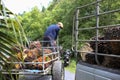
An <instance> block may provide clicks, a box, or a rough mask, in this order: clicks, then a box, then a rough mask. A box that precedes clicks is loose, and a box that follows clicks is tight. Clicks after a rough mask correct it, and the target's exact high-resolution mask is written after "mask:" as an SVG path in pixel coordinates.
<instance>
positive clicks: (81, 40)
mask: <svg viewBox="0 0 120 80" xmlns="http://www.w3.org/2000/svg"><path fill="white" fill-rule="evenodd" d="M78 41H79V42H80V41H81V42H95V41H96V40H78ZM97 41H98V42H120V40H97Z"/></svg>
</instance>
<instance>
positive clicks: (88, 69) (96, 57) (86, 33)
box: [73, 0, 120, 80]
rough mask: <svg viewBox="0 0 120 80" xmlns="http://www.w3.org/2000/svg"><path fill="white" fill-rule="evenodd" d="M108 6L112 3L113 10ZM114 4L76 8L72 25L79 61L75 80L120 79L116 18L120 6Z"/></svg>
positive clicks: (96, 3) (102, 2) (101, 2)
mask: <svg viewBox="0 0 120 80" xmlns="http://www.w3.org/2000/svg"><path fill="white" fill-rule="evenodd" d="M105 3H107V4H108V3H109V7H110V8H109V7H108V5H107V6H105ZM113 4H115V3H112V2H111V3H110V2H109V1H107V0H96V1H93V2H92V1H91V2H90V3H88V4H84V5H83V6H80V7H77V8H76V11H75V17H74V23H73V24H74V26H73V38H74V43H73V44H75V45H74V47H75V49H74V50H75V51H74V52H75V54H76V58H77V60H76V61H77V64H76V65H77V66H76V74H75V80H120V24H119V20H118V19H117V17H118V16H120V15H115V14H119V13H120V7H113V6H112V5H113ZM116 6H117V5H116ZM106 7H107V8H109V9H108V10H106ZM104 10H105V11H104ZM83 13H84V14H83ZM94 13H95V14H94ZM113 16H114V17H113ZM115 16H116V18H115Z"/></svg>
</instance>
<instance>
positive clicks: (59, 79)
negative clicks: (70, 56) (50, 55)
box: [52, 61, 64, 80]
mask: <svg viewBox="0 0 120 80" xmlns="http://www.w3.org/2000/svg"><path fill="white" fill-rule="evenodd" d="M52 80H64V66H63V63H62V61H55V62H54V63H53V67H52Z"/></svg>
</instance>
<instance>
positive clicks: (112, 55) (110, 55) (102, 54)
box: [79, 51, 120, 58]
mask: <svg viewBox="0 0 120 80" xmlns="http://www.w3.org/2000/svg"><path fill="white" fill-rule="evenodd" d="M79 52H80V53H88V54H95V53H94V52H86V51H79ZM96 54H97V55H101V56H109V57H118V58H120V55H114V54H104V53H96Z"/></svg>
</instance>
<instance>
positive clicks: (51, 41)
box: [43, 22, 63, 51]
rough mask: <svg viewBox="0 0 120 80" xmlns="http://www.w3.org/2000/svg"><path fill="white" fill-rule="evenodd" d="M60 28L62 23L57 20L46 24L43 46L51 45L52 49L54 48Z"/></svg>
mask: <svg viewBox="0 0 120 80" xmlns="http://www.w3.org/2000/svg"><path fill="white" fill-rule="evenodd" d="M60 29H63V23H62V22H58V23H57V24H52V25H50V26H48V28H47V30H46V31H45V33H44V38H43V40H44V41H45V42H44V44H43V46H51V47H53V49H52V50H53V51H56V50H55V46H56V40H57V37H58V35H59V31H60Z"/></svg>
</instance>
